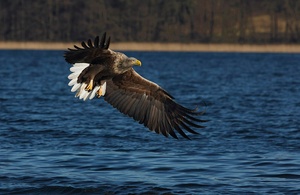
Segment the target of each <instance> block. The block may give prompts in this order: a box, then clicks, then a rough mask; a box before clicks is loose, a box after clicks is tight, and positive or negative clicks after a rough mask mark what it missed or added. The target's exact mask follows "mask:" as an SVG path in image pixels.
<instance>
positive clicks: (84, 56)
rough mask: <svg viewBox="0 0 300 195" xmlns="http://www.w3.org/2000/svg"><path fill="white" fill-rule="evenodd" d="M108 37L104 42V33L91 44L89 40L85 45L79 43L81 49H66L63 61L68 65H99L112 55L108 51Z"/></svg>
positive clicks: (76, 47) (110, 51)
mask: <svg viewBox="0 0 300 195" xmlns="http://www.w3.org/2000/svg"><path fill="white" fill-rule="evenodd" d="M109 43H110V37H108V39H107V40H106V33H104V34H103V35H102V38H101V40H100V39H99V36H97V37H96V38H95V40H94V42H92V41H91V40H90V39H89V40H88V41H87V42H86V43H85V42H84V41H83V42H81V45H82V47H78V46H76V45H74V48H75V49H70V48H69V49H68V50H69V51H66V52H65V55H64V57H65V59H66V61H67V62H68V63H70V64H75V63H88V64H101V62H102V61H104V60H106V59H107V58H110V57H111V54H112V53H114V52H113V51H112V50H110V49H108V48H109Z"/></svg>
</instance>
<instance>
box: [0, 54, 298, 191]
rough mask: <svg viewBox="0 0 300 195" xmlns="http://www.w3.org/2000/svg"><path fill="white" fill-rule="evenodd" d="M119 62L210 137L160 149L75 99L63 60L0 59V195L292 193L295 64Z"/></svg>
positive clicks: (211, 57)
mask: <svg viewBox="0 0 300 195" xmlns="http://www.w3.org/2000/svg"><path fill="white" fill-rule="evenodd" d="M126 54H127V55H129V56H135V57H136V58H138V59H140V60H141V61H142V63H143V66H142V67H138V68H136V71H138V72H139V73H140V74H141V75H142V76H144V77H146V78H148V79H150V80H152V81H154V82H156V83H158V84H159V85H161V86H163V88H165V89H166V90H167V91H168V92H170V93H171V94H172V95H173V96H174V97H175V98H176V101H177V102H179V103H181V104H183V105H184V106H187V107H190V108H194V107H195V106H197V105H198V106H200V108H201V109H205V110H206V113H205V115H204V116H202V117H201V118H202V119H207V120H210V121H209V122H207V123H206V126H207V127H206V128H205V129H200V130H197V131H198V132H199V133H200V134H199V135H190V134H189V136H190V137H191V138H192V140H191V141H189V140H185V139H183V138H181V139H179V140H175V139H173V138H165V137H163V136H162V135H158V134H155V133H153V132H150V131H149V130H147V129H146V128H145V127H144V126H143V125H140V124H138V123H136V122H134V121H133V119H131V118H128V117H125V116H124V115H123V114H121V113H119V112H118V111H117V110H115V109H114V108H112V107H111V106H110V105H109V104H107V103H106V102H105V101H104V100H103V99H94V100H92V101H86V102H83V101H81V100H78V99H76V98H74V94H73V93H71V92H70V87H69V86H68V85H67V84H68V82H69V81H68V79H67V76H68V74H69V67H70V65H68V64H67V63H66V62H64V59H63V57H62V55H63V52H62V51H13V50H12V51H5V50H1V51H0V67H1V68H0V77H1V82H0V91H1V93H0V105H1V112H0V123H1V125H0V193H1V194H7V193H10V194H45V193H46V194H47V193H48V194H104V193H107V194H130V193H134V194H149V193H152V194H164V193H165V194H199V193H205V194H240V193H247V194H263V193H272V194H273V193H279V194H298V193H300V185H299V183H300V155H299V151H300V129H299V127H300V122H299V118H300V87H299V86H300V80H299V78H300V55H299V54H255V53H251V54H247V53H175V52H126ZM203 102H205V104H206V106H203Z"/></svg>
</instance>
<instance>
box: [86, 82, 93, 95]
mask: <svg viewBox="0 0 300 195" xmlns="http://www.w3.org/2000/svg"><path fill="white" fill-rule="evenodd" d="M93 84H94V80H93V79H91V80H90V82H89V84H88V85H87V86H86V87H85V90H86V91H88V92H90V91H92V89H93V87H94V85H93Z"/></svg>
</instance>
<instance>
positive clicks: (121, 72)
mask: <svg viewBox="0 0 300 195" xmlns="http://www.w3.org/2000/svg"><path fill="white" fill-rule="evenodd" d="M109 44H110V38H108V39H107V40H106V33H104V34H103V36H102V38H101V40H99V37H96V38H95V40H94V43H92V41H91V40H88V42H87V43H85V42H82V43H81V45H82V48H80V47H78V46H74V47H75V49H69V51H66V52H65V59H66V61H67V62H68V63H71V64H74V66H73V67H72V68H71V69H70V70H71V71H72V72H73V73H72V74H70V75H69V79H71V81H70V83H69V85H70V86H73V87H72V91H77V94H76V96H77V97H79V98H80V99H84V100H86V99H87V98H89V99H92V98H94V96H95V95H97V96H98V97H100V96H104V100H105V101H107V102H108V103H109V104H111V105H112V106H113V107H115V108H117V109H118V110H119V111H120V112H122V113H124V114H126V115H128V116H130V117H132V118H133V119H134V120H136V121H138V122H139V123H141V124H144V125H145V126H146V127H148V128H149V129H150V130H151V131H155V132H156V133H160V134H163V135H164V136H166V137H167V136H168V135H171V136H172V137H174V138H176V139H177V138H178V137H177V135H176V134H175V131H177V132H178V133H179V134H180V135H181V136H183V137H184V138H187V139H189V137H188V136H187V135H186V134H185V133H184V131H183V130H186V131H188V132H190V133H193V134H197V132H195V131H194V130H192V129H191V127H195V128H203V126H202V125H199V124H197V123H201V122H205V120H201V119H198V118H196V117H195V116H197V115H202V114H203V112H197V110H196V109H195V110H191V109H188V108H185V107H183V106H181V105H179V104H178V103H176V102H175V101H174V98H173V97H172V96H171V95H170V94H169V93H168V92H166V91H165V90H164V89H162V88H161V87H160V86H158V85H157V84H155V83H153V82H151V81H149V80H147V79H145V78H143V77H142V76H140V75H139V74H138V73H137V72H135V71H134V69H133V68H132V67H133V66H134V65H138V66H140V65H141V62H140V61H139V60H137V59H135V58H128V57H127V56H126V55H125V54H123V53H119V52H114V51H112V50H111V49H109Z"/></svg>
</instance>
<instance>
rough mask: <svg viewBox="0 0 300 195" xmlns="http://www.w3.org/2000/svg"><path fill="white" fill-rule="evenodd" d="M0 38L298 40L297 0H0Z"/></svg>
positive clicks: (299, 3)
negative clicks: (105, 37)
mask: <svg viewBox="0 0 300 195" xmlns="http://www.w3.org/2000/svg"><path fill="white" fill-rule="evenodd" d="M0 24H1V28H0V41H49V42H50V41H63V42H67V41H79V40H85V39H87V38H89V37H94V36H95V35H98V34H101V33H102V32H104V31H107V32H108V33H109V34H110V35H112V36H113V41H137V42H181V43H192V42H193V43H299V42H300V0H272V1H270V0H170V1H167V0H145V1H144V0H143V1H142V0H2V1H0Z"/></svg>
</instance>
